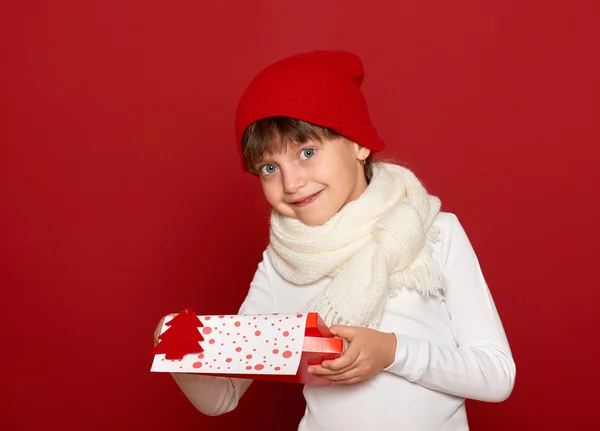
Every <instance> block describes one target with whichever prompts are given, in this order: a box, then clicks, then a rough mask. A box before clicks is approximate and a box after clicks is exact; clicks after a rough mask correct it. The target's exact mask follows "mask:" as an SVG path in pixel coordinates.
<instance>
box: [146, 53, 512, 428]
mask: <svg viewBox="0 0 600 431" xmlns="http://www.w3.org/2000/svg"><path fill="white" fill-rule="evenodd" d="M363 76H364V72H363V66H362V63H361V61H360V60H359V58H357V57H356V56H355V55H353V54H350V53H345V52H311V53H304V54H300V55H296V56H293V57H290V58H286V59H283V60H281V61H279V62H277V63H275V64H272V65H270V66H269V67H267V68H266V69H264V70H263V71H261V72H260V73H259V74H258V75H257V76H256V77H255V78H254V80H253V81H252V82H251V83H250V85H249V87H248V88H247V90H246V92H245V93H244V95H243V97H242V99H241V101H240V103H239V107H238V111H237V116H236V132H237V140H238V141H237V145H238V148H239V150H240V154H241V157H242V159H243V162H244V165H245V166H246V168H247V170H248V171H249V172H251V173H253V174H255V175H256V176H257V177H258V178H259V180H260V182H261V184H262V188H263V191H264V195H265V198H266V199H267V201H268V202H269V204H270V205H271V206H272V207H273V211H272V216H271V227H270V244H269V246H268V247H267V249H266V250H265V252H264V254H263V260H262V262H261V263H260V264H259V265H258V270H257V271H256V274H255V276H254V279H253V281H252V283H251V285H250V290H249V292H248V295H247V297H246V299H245V301H244V303H243V304H242V305H241V308H240V310H239V313H240V314H259V313H274V312H279V313H291V312H298V311H300V310H310V311H316V312H318V313H319V314H320V315H321V317H322V318H323V319H324V320H325V322H326V323H327V324H328V325H330V326H331V329H332V331H333V333H334V334H336V335H337V336H339V337H343V338H345V339H346V340H347V341H348V342H349V345H348V348H347V350H346V351H345V352H344V354H343V355H342V356H341V357H340V358H338V359H336V360H332V361H326V362H324V363H323V364H322V365H320V366H314V367H312V369H311V372H313V373H315V374H317V375H319V376H322V377H324V378H326V379H329V380H331V381H332V382H334V383H333V384H332V385H331V386H329V387H322V386H305V387H304V396H305V399H306V412H305V415H304V417H303V419H302V420H301V422H300V424H299V427H298V429H299V430H307V431H308V430H310V431H316V430H328V431H331V430H344V431H348V430H369V431H371V430H386V431H387V430H416V431H426V430H436V431H437V430H467V429H468V422H467V416H466V412H465V404H464V401H465V398H471V399H476V400H482V401H491V402H499V401H503V400H505V399H506V398H507V397H508V396H509V395H510V393H511V391H512V389H513V385H514V380H515V364H514V362H513V359H512V356H511V351H510V348H509V345H508V342H507V339H506V336H505V333H504V330H503V327H502V323H501V321H500V318H499V316H498V313H497V311H496V308H495V306H494V302H493V300H492V297H491V295H490V291H489V290H488V287H487V285H486V282H485V280H484V277H483V275H482V273H481V269H480V267H479V264H478V261H477V258H476V255H475V253H474V251H473V249H472V247H471V245H470V243H469V240H468V238H467V235H466V234H465V232H464V230H463V228H462V227H461V224H460V223H459V221H458V219H457V217H456V216H455V215H453V214H449V213H444V212H440V201H439V199H437V198H436V197H434V196H431V195H429V194H428V193H427V191H426V190H425V188H424V187H423V186H422V184H421V183H420V182H419V180H418V179H417V178H416V177H415V175H413V173H412V172H411V171H409V170H408V169H406V168H403V167H401V166H398V165H394V164H389V163H375V162H373V161H372V154H373V153H375V152H377V151H380V150H382V149H383V147H384V143H383V141H382V140H381V139H380V138H379V137H378V136H377V132H376V130H375V128H374V127H373V126H372V124H371V121H370V118H369V113H368V109H367V105H366V102H365V100H364V97H363V95H362V92H361V90H360V86H361V83H362V80H363ZM160 327H161V325H159V327H158V328H157V330H158V329H159V328H160ZM173 378H174V379H175V381H176V382H177V384H178V385H179V387H180V388H181V390H182V391H183V392H184V393H185V395H186V396H187V397H188V399H189V400H190V401H191V402H192V403H193V405H194V406H195V407H196V408H197V409H198V410H200V411H201V412H203V413H205V414H207V415H220V414H223V413H227V412H229V411H231V410H233V409H234V408H235V407H236V405H237V403H238V401H239V400H240V398H241V397H242V395H243V394H244V392H245V391H246V389H248V386H249V385H250V384H251V382H252V381H251V380H245V379H232V378H225V377H211V376H202V375H191V374H173Z"/></svg>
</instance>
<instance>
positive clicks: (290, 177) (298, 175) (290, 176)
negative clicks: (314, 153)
mask: <svg viewBox="0 0 600 431" xmlns="http://www.w3.org/2000/svg"><path fill="white" fill-rule="evenodd" d="M282 179H283V190H284V191H285V192H286V193H290V194H292V193H296V192H297V191H298V190H299V189H301V188H302V187H304V186H305V185H306V180H305V178H304V170H303V169H302V168H300V167H299V166H295V165H294V166H289V167H286V169H285V170H282Z"/></svg>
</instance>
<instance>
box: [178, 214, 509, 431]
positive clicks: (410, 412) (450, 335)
mask: <svg viewBox="0 0 600 431" xmlns="http://www.w3.org/2000/svg"><path fill="white" fill-rule="evenodd" d="M434 223H435V224H436V225H437V226H438V227H439V228H440V232H441V241H439V242H437V243H435V244H434V245H433V249H434V256H435V258H436V260H437V262H438V263H439V265H440V266H441V268H443V271H444V274H445V276H446V279H447V281H448V284H447V286H446V289H445V292H444V295H443V296H440V297H429V298H425V297H424V296H422V295H421V294H419V293H418V292H416V291H414V290H410V289H406V288H400V289H397V292H398V294H397V296H395V297H393V298H389V299H388V301H387V305H386V307H385V310H384V312H383V315H382V318H381V321H380V325H379V328H378V330H380V331H383V332H391V333H394V334H395V335H396V338H397V347H396V356H395V361H394V363H393V364H392V365H390V366H389V367H388V368H386V369H385V370H383V371H382V372H380V373H379V374H378V375H376V376H375V377H373V378H372V379H370V380H368V381H366V382H362V383H357V384H354V385H335V384H333V385H332V386H329V387H323V386H309V385H306V386H305V387H304V397H305V400H306V411H305V414H304V417H303V418H302V420H301V422H300V424H299V426H298V430H299V431H317V430H319V431H320V430H327V431H335V430H343V431H351V430H361V431H362V430H370V431H376V430H382V431H383V430H385V431H390V430H410V431H413V430H414V431H428V430H432V431H434V430H435V431H441V430H453V431H455V430H456V431H458V430H468V429H469V427H468V422H467V415H466V410H465V404H464V401H465V398H471V399H476V400H481V401H490V402H499V401H503V400H505V399H506V398H507V397H508V396H509V395H510V393H511V392H512V389H513V385H514V381H515V364H514V362H513V359H512V355H511V351H510V348H509V344H508V341H507V339H506V335H505V332H504V329H503V326H502V323H501V320H500V317H499V315H498V313H497V311H496V307H495V305H494V301H493V299H492V296H491V294H490V291H489V289H488V286H487V284H486V282H485V279H484V277H483V274H482V272H481V269H480V266H479V262H478V260H477V257H476V255H475V252H474V251H473V248H472V246H471V244H470V242H469V239H468V237H467V235H466V233H465V231H464V230H463V228H462V226H461V224H460V223H459V221H458V219H457V217H456V216H455V215H453V214H450V213H444V212H442V213H440V214H439V215H438V216H437V218H436V220H435V222H434ZM329 281H330V279H329V278H325V279H322V280H319V281H318V282H316V283H314V284H311V285H307V286H297V285H294V284H291V283H289V282H287V281H286V280H284V279H283V278H282V277H281V276H279V274H278V273H277V272H275V270H274V269H273V267H272V266H271V263H270V262H269V258H268V257H267V254H266V253H264V254H263V260H262V262H261V263H260V264H259V266H258V270H257V271H256V274H255V276H254V279H253V281H252V283H251V285H250V290H249V292H248V295H247V297H246V299H245V301H244V302H243V304H242V306H241V308H240V311H239V314H258V313H276V312H278V313H293V312H298V311H302V310H304V307H305V306H306V305H307V303H308V302H309V301H310V300H311V299H312V298H313V297H314V296H315V295H317V294H318V293H319V292H321V291H322V290H323V289H324V288H325V286H326V285H327V284H328V283H329ZM173 377H174V379H175V381H176V382H177V384H178V385H179V387H180V388H181V389H182V391H183V392H184V394H185V395H186V396H187V398H188V399H189V400H190V401H191V402H192V404H193V405H194V406H195V407H196V408H197V409H198V410H200V411H201V412H202V413H204V414H207V415H212V416H215V415H220V414H224V413H227V412H229V411H231V410H233V409H234V408H235V407H236V406H237V403H238V401H239V400H240V398H241V397H242V395H243V394H244V392H245V391H246V389H247V388H248V386H249V385H250V383H251V382H252V380H246V379H231V378H226V377H210V376H202V375H191V374H173Z"/></svg>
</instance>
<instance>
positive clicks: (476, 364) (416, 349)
mask: <svg viewBox="0 0 600 431" xmlns="http://www.w3.org/2000/svg"><path fill="white" fill-rule="evenodd" d="M449 218H450V219H449V221H448V223H449V226H448V229H449V234H448V235H445V238H444V244H443V246H442V250H443V252H442V254H443V256H441V258H442V259H441V260H442V262H443V266H444V273H445V275H446V278H447V280H448V281H449V283H448V285H447V288H446V292H445V299H446V307H447V310H448V313H449V315H450V319H451V321H452V328H453V332H454V338H455V340H456V344H457V347H454V348H453V347H446V346H439V345H436V344H434V343H431V342H429V341H427V340H424V339H417V338H413V337H408V336H405V335H402V334H401V333H395V335H396V338H397V347H396V359H395V361H394V363H393V364H392V365H390V366H389V367H388V368H387V369H386V371H390V372H392V373H394V374H397V375H400V376H402V377H404V378H406V379H407V380H409V381H412V382H415V383H418V384H420V385H422V386H424V387H427V388H429V389H433V390H436V391H440V392H444V393H448V394H452V395H455V396H458V397H462V398H470V399H475V400H479V401H488V402H500V401H504V400H505V399H506V398H508V397H509V395H510V394H511V392H512V390H513V386H514V382H515V374H516V367H515V363H514V361H513V358H512V354H511V351H510V347H509V344H508V340H507V338H506V335H505V332H504V328H503V326H502V322H501V321H500V317H499V315H498V312H497V310H496V307H495V305H494V301H493V299H492V296H491V294H490V291H489V289H488V286H487V284H486V281H485V279H484V277H483V274H482V272H481V268H480V266H479V262H478V260H477V257H476V255H475V252H474V250H473V248H472V246H471V243H470V241H469V239H468V237H467V234H466V233H465V231H464V230H463V228H462V226H461V224H460V223H459V221H458V219H457V218H456V216H454V215H449Z"/></svg>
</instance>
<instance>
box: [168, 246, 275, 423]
mask: <svg viewBox="0 0 600 431" xmlns="http://www.w3.org/2000/svg"><path fill="white" fill-rule="evenodd" d="M265 260H266V256H265V255H264V254H263V261H262V262H261V263H260V264H259V265H258V269H257V271H256V273H255V274H254V279H253V280H252V282H251V283H250V290H249V291H248V294H247V296H246V299H245V300H244V302H243V303H242V305H241V307H240V310H239V312H238V314H260V313H272V312H274V304H275V301H274V295H273V289H272V285H271V279H270V276H269V273H268V268H267V266H266V264H265ZM171 375H172V376H173V379H174V380H175V382H176V383H177V385H178V386H179V388H180V389H181V390H182V392H183V393H184V394H185V396H186V397H187V399H188V400H189V401H190V402H191V403H192V404H193V405H194V407H196V409H198V410H199V411H200V412H202V413H204V414H205V415H208V416H218V415H222V414H224V413H228V412H230V411H232V410H233V409H235V408H236V407H237V405H238V402H239V400H240V398H241V397H242V395H244V392H246V390H247V389H248V387H249V386H250V384H251V383H252V380H250V379H236V378H229V377H216V376H203V375H201V374H182V373H172V374H171Z"/></svg>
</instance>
